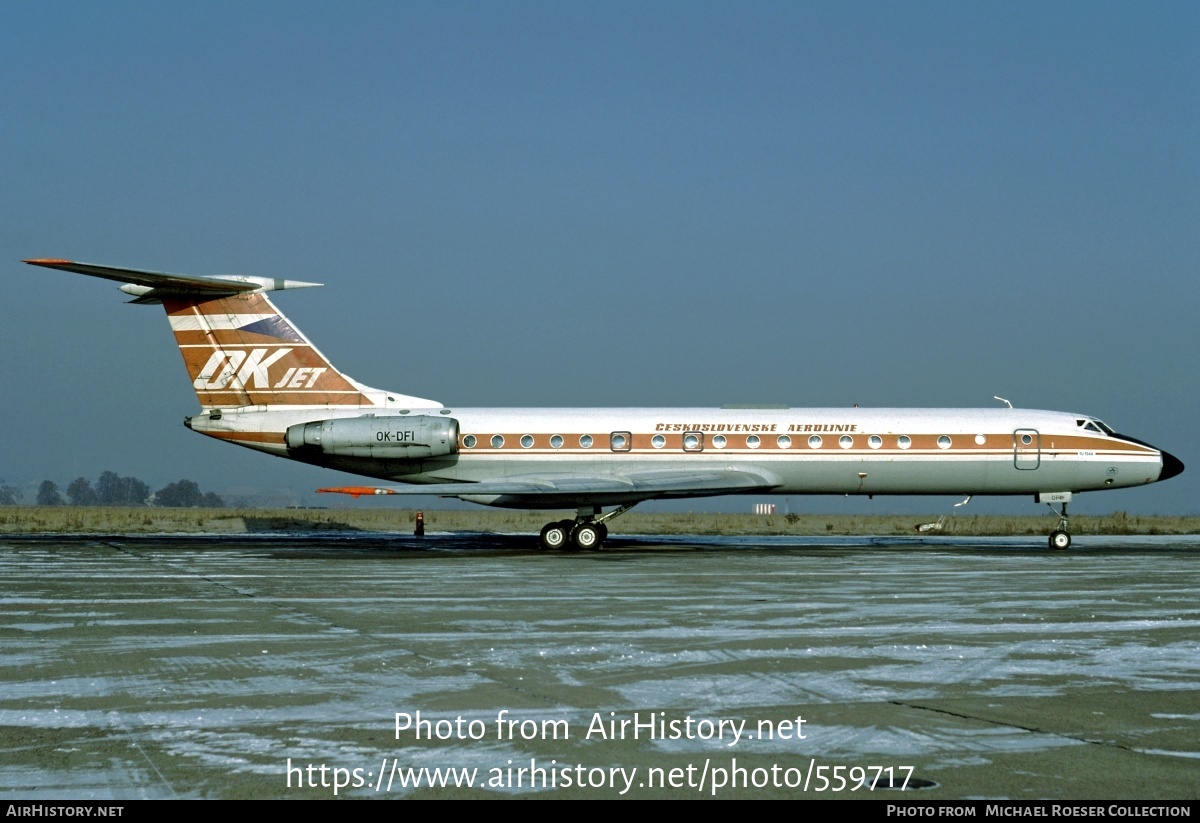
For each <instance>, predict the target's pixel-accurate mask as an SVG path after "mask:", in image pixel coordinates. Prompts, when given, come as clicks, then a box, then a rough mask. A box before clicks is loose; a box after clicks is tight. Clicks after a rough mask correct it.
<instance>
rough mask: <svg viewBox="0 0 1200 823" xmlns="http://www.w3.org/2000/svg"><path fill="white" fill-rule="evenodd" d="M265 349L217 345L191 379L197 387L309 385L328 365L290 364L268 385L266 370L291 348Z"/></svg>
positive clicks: (286, 386) (292, 386)
mask: <svg viewBox="0 0 1200 823" xmlns="http://www.w3.org/2000/svg"><path fill="white" fill-rule="evenodd" d="M267 351H268V350H267V349H253V350H251V351H250V352H249V353H247V352H246V351H228V352H227V351H223V350H221V349H217V350H216V351H214V352H213V353H212V357H210V358H208V362H207V363H205V364H204V368H202V369H201V370H200V374H198V375H196V379H195V380H194V381H192V385H193V386H194V387H195V388H196V390H197V391H217V390H220V389H227V388H229V387H230V386H231V385H232V386H234V387H235V388H255V389H267V388H276V389H282V388H288V389H311V388H312V387H313V384H314V383H316V382H317V378H319V377H320V376H321V375H322V374H324V373H325V372H326V371H328V369H323V368H318V369H314V368H304V369H297V368H290V369H288V370H287V373H286V374H284V376H283V379H282V380H280V381H279V382H278V383H276V384H275V385H274V386H271V377H270V374H269V372H268V370H269V369H270V368H271V365H272V364H274V363H276V362H278V361H279V360H280V359H282V358H283V357H284V356H286V355H287V354H288V352H290V351H291V349H276V350H275V351H274V352H272V353H271V354H270V355H269V356H268V355H267Z"/></svg>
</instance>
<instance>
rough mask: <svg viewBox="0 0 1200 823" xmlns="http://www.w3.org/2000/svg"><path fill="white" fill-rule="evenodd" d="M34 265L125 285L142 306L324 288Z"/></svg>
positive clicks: (46, 262)
mask: <svg viewBox="0 0 1200 823" xmlns="http://www.w3.org/2000/svg"><path fill="white" fill-rule="evenodd" d="M25 262H26V263H29V264H30V265H32V266H42V267H43V268H47V269H59V270H60V271H69V272H74V273H75V274H87V275H91V276H92V277H103V278H104V279H105V280H115V281H117V282H118V283H125V284H126V285H124V286H122V287H121V291H123V292H125V293H126V294H132V295H133V296H134V297H136V298H137V300H136V301H135V302H138V303H155V302H158V301H159V300H160V299H161V298H163V297H180V296H184V295H193V296H206V297H224V296H229V295H234V294H248V293H256V292H267V291H280V290H282V289H304V288H309V287H311V286H320V285H321V284H320V283H306V282H305V281H303V280H280V279H277V278H273V277H250V276H248V275H244V274H217V275H213V276H211V277H197V276H195V275H190V274H170V273H168V272H161V271H143V270H141V269H122V268H117V267H115V266H98V265H96V264H94V263H77V262H75V261H73V260H58V259H52V258H51V259H38V260H26V261H25Z"/></svg>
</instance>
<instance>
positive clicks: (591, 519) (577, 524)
mask: <svg viewBox="0 0 1200 823" xmlns="http://www.w3.org/2000/svg"><path fill="white" fill-rule="evenodd" d="M636 505H637V504H636V503H630V504H628V505H626V506H621V507H620V508H616V509H613V510H612V511H610V512H609V513H608V514H601V513H600V511H601V509H600V507H599V506H584V507H581V508H580V509H579V513H578V514H576V515H575V519H574V520H573V521H572V520H559V521H556V522H554V523H547V524H546V525H545V526H542V535H541V541H542V548H543V549H551V550H554V551H600V549H601V548H603V547H604V540H605V538H606V537H608V526H606V525H605V524H604V521H606V520H612V519H613V518H614V517H616V516H617V515H620V514H624V513H625V512H627V511H629V510H630V509H632V508H633V507H634V506H636Z"/></svg>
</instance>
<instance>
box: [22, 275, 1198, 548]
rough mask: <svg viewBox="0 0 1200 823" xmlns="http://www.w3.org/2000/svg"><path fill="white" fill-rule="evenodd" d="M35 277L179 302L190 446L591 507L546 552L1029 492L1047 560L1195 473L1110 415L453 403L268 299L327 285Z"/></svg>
mask: <svg viewBox="0 0 1200 823" xmlns="http://www.w3.org/2000/svg"><path fill="white" fill-rule="evenodd" d="M24 262H26V263H29V264H31V265H34V266H42V267H45V268H51V269H59V270H62V271H67V272H74V273H78V274H85V275H90V276H93V277H101V278H105V279H108V280H114V281H117V282H120V283H122V284H123V285H121V286H120V290H121V291H122V292H125V293H126V294H129V295H132V296H133V298H134V299H133V300H131V301H130V302H132V303H138V304H161V305H162V306H163V307H164V309H165V310H166V313H167V319H168V321H169V322H170V324H171V330H172V331H173V332H174V333H175V340H176V343H177V344H178V345H179V350H180V352H181V353H182V355H183V361H184V364H185V366H186V367H187V370H188V376H189V378H190V379H191V381H192V388H193V389H194V390H195V392H196V397H197V398H198V399H199V401H200V407H201V411H200V413H199V414H196V415H193V416H191V417H187V418H185V419H184V425H186V426H187V427H188V428H189V429H191V430H192V431H195V432H199V433H201V434H204V435H208V436H209V437H214V438H216V439H218V440H224V441H226V442H228V443H235V444H237V445H239V446H245V447H247V448H251V449H255V450H257V451H262V452H266V453H268V454H273V455H276V456H278V457H285V458H289V459H292V460H299V461H301V462H304V463H311V464H313V465H317V466H325V467H328V468H331V469H337V470H340V471H345V472H350V473H353V474H358V475H361V476H365V477H370V478H375V479H379V480H385V481H389V482H393V483H399V484H402V485H393V486H378V485H363V486H342V487H334V488H323V489H318V491H320V492H331V493H342V494H349V495H352V496H354V497H356V498H357V497H360V496H362V495H367V494H370V495H405V494H418V495H438V496H441V497H453V498H458V499H460V500H466V501H469V502H472V503H480V504H483V505H485V506H499V507H505V508H524V509H568V510H570V509H574V510H575V512H576V513H575V516H574V517H573V518H570V517H568V518H564V519H562V520H556V521H553V522H550V523H547V524H546V525H545V527H544V528H543V529H542V530H541V535H540V542H541V545H542V547H544V548H546V549H562V550H578V549H600V548H601V547H602V546H603V543H604V540H605V538H606V537H607V535H608V526H607V523H608V522H609V521H611V520H612V519H613V518H614V517H617V516H619V515H620V514H622V513H624V512H626V511H628V510H629V509H630V508H632V507H633V506H635V505H637V504H638V503H641V502H643V501H646V500H664V499H673V498H690V497H705V496H716V495H732V494H743V495H744V494H755V495H764V494H774V495H799V494H845V495H850V494H855V495H862V494H865V495H871V496H874V495H949V494H954V495H961V494H966V495H968V497H969V496H971V495H986V494H991V495H1032V496H1033V497H1034V500H1035V501H1036V502H1043V503H1046V504H1048V505H1050V508H1051V509H1052V510H1053V511H1054V512H1055V514H1056V515H1058V518H1059V519H1058V524H1057V526H1056V527H1055V529H1054V530H1053V531H1052V532H1051V533H1050V536H1049V545H1050V547H1051V548H1052V549H1059V550H1064V549H1067V548H1068V547H1070V545H1071V535H1070V533H1069V531H1068V529H1069V518H1068V516H1067V505H1068V503H1070V502H1071V500H1072V499H1073V496H1074V495H1076V494H1079V493H1081V492H1086V491H1098V490H1102V489H1117V488H1126V487H1129V486H1141V485H1145V484H1148V483H1154V482H1157V481H1162V480H1167V479H1169V478H1172V477H1175V476H1176V475H1178V474H1180V473H1181V472H1182V471H1183V469H1184V466H1183V463H1182V462H1181V461H1180V460H1179V459H1178V458H1177V457H1175V456H1174V455H1172V454H1170V453H1168V452H1166V451H1163V450H1161V449H1158V448H1155V447H1154V446H1151V445H1150V444H1148V443H1145V442H1143V441H1141V440H1138V439H1137V438H1134V437H1129V436H1127V435H1123V434H1118V433H1117V432H1115V431H1114V430H1113V429H1112V428H1110V427H1109V426H1107V425H1105V424H1104V423H1103V422H1101V421H1100V420H1099V419H1098V418H1096V417H1093V416H1090V415H1086V414H1073V413H1067V412H1056V411H1038V410H1032V409H1022V408H1013V407H1012V404H1011V403H1009V404H1008V405H1007V407H995V408H979V409H955V408H944V409H901V408H858V407H855V408H788V407H786V406H778V407H775V406H772V407H756V408H754V407H739V406H727V407H721V408H599V409H588V408H558V409H555V408H548V409H525V408H458V407H454V408H448V407H446V406H443V405H442V404H441V403H438V402H436V401H434V400H427V399H424V398H419V397H412V396H409V395H405V394H399V393H396V392H389V391H383V390H380V389H374V388H371V387H369V386H365V385H363V384H361V383H359V382H357V381H355V380H353V379H352V378H350V377H348V376H346V375H345V374H344V373H342V372H341V371H339V370H338V369H337V368H335V367H334V366H333V364H332V363H330V362H329V360H328V359H327V358H326V357H325V356H324V355H322V354H321V352H320V351H318V350H317V348H316V347H315V346H314V345H313V344H312V343H311V342H310V341H309V340H308V338H307V337H305V336H304V335H303V334H302V333H301V332H300V331H299V330H298V329H297V328H296V327H295V326H294V325H293V324H292V323H291V322H290V321H289V320H288V319H287V318H286V317H284V315H283V314H282V313H281V312H280V311H279V310H278V309H276V308H275V305H274V304H273V303H272V302H271V300H270V299H269V298H268V297H267V296H266V295H267V293H268V292H272V291H283V290H287V289H298V288H308V287H313V286H319V285H321V284H320V283H308V282H304V281H297V280H280V279H274V278H267V277H249V276H245V275H214V276H205V277H198V276H191V275H180V274H168V273H164V272H154V271H142V270H138V269H127V268H116V267H112V266H101V265H94V264H90V263H79V262H74V261H70V260H59V259H35V260H26V261H24ZM997 399H998V400H999V399H1001V398H997ZM1004 402H1005V403H1007V401H1004ZM1055 503H1057V504H1059V505H1060V507H1061V508H1060V509H1054V504H1055ZM610 507H611V509H610V510H609V511H605V509H606V508H610Z"/></svg>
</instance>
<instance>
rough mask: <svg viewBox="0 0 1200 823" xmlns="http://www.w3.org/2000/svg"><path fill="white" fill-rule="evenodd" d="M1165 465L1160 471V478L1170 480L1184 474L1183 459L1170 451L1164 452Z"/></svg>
mask: <svg viewBox="0 0 1200 823" xmlns="http://www.w3.org/2000/svg"><path fill="white" fill-rule="evenodd" d="M1162 460H1163V467H1162V472H1160V473H1159V475H1158V479H1159V480H1170V479H1171V478H1172V477H1174V476H1175V475H1177V474H1183V461H1182V460H1180V459H1179V458H1178V457H1176V456H1175V455H1173V454H1171V453H1170V452H1163V453H1162Z"/></svg>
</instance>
